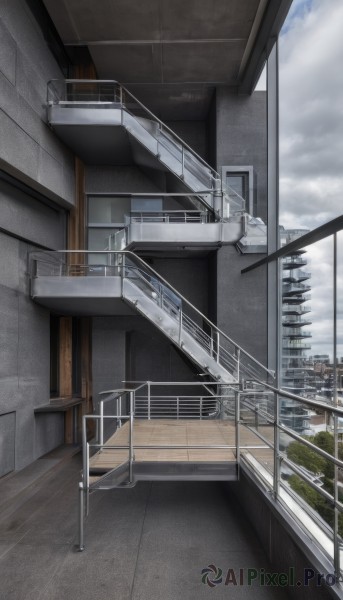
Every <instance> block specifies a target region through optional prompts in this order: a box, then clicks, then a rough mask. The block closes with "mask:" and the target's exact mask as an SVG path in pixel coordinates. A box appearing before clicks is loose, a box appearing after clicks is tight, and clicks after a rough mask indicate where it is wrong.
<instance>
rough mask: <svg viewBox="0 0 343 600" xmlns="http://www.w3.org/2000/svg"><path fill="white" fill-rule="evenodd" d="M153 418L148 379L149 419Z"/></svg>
mask: <svg viewBox="0 0 343 600" xmlns="http://www.w3.org/2000/svg"><path fill="white" fill-rule="evenodd" d="M150 420H151V390H150V381H148V421H150Z"/></svg>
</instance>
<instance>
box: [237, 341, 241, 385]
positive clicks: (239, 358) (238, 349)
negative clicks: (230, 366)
mask: <svg viewBox="0 0 343 600" xmlns="http://www.w3.org/2000/svg"><path fill="white" fill-rule="evenodd" d="M236 359H237V380H238V381H239V372H240V360H241V350H240V348H236Z"/></svg>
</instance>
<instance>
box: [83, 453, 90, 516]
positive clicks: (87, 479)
mask: <svg viewBox="0 0 343 600" xmlns="http://www.w3.org/2000/svg"><path fill="white" fill-rule="evenodd" d="M86 457H87V458H86V489H85V490H84V491H85V493H86V514H87V516H88V513H89V444H88V442H87V453H86ZM83 485H84V480H83Z"/></svg>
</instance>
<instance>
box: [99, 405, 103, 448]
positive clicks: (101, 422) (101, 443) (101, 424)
mask: <svg viewBox="0 0 343 600" xmlns="http://www.w3.org/2000/svg"><path fill="white" fill-rule="evenodd" d="M103 445H104V402H103V400H100V446H101V448H100V452H101V451H102V446H103Z"/></svg>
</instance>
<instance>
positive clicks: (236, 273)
mask: <svg viewBox="0 0 343 600" xmlns="http://www.w3.org/2000/svg"><path fill="white" fill-rule="evenodd" d="M260 256H261V255H250V256H249V255H247V256H241V255H239V254H238V253H237V251H236V249H235V248H234V246H224V247H222V248H220V249H219V250H218V254H217V325H218V327H219V329H222V330H223V331H224V332H225V333H226V334H227V335H229V337H231V338H232V339H233V340H234V341H235V342H236V343H238V344H239V345H240V346H242V348H243V349H244V350H246V351H247V352H249V353H250V354H252V355H253V356H254V357H255V358H256V359H257V360H258V361H259V362H262V363H263V364H264V365H267V269H266V267H260V268H259V269H256V270H254V271H250V272H249V273H245V274H242V273H241V270H242V269H244V267H247V266H248V265H249V264H251V263H253V262H256V260H257V258H258V257H260Z"/></svg>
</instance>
